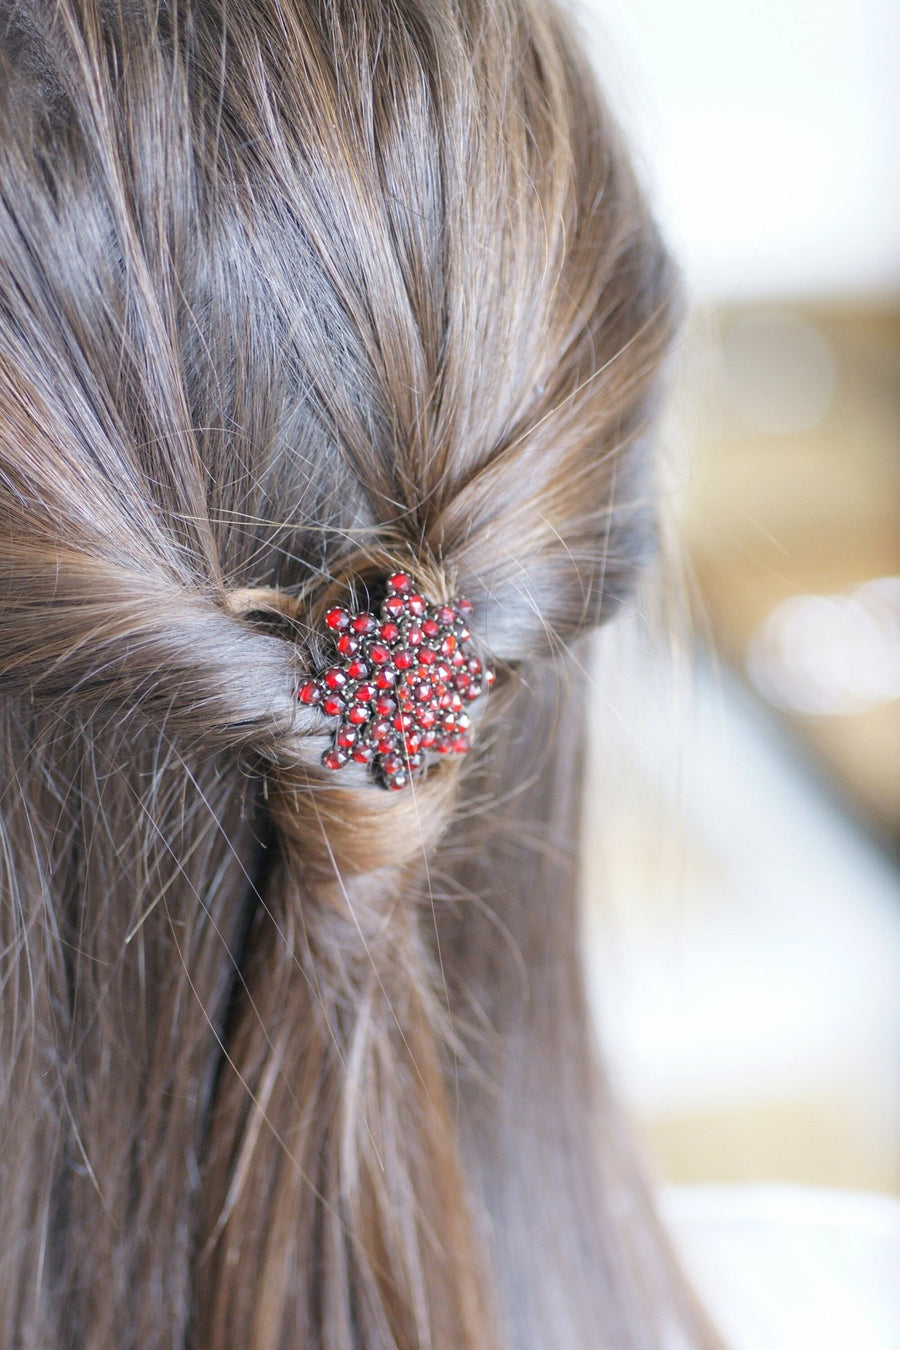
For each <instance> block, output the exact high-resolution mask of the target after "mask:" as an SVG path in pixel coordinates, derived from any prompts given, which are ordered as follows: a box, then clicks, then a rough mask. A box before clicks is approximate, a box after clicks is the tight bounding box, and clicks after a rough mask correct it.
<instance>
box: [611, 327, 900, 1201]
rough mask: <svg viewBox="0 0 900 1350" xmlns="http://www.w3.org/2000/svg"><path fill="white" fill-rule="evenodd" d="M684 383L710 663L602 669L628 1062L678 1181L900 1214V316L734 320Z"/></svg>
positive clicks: (672, 660) (681, 641)
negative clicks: (878, 1199) (794, 1193)
mask: <svg viewBox="0 0 900 1350" xmlns="http://www.w3.org/2000/svg"><path fill="white" fill-rule="evenodd" d="M682 364H683V372H682V374H683V379H684V382H685V383H684V385H683V388H684V389H687V390H688V397H687V401H685V399H684V397H682V400H681V406H680V409H676V415H675V418H674V420H673V424H672V428H671V429H670V430H669V431H668V433H667V439H668V446H669V462H668V463H667V465H666V471H667V472H666V479H665V481H666V484H667V486H666V500H667V504H668V505H669V506H670V507H672V508H673V511H674V513H675V514H676V515H677V516H678V518H679V522H680V528H681V531H682V533H681V542H680V545H679V547H680V548H682V549H683V551H684V552H686V553H687V554H688V555H689V559H690V563H691V566H692V569H693V578H694V583H695V588H696V592H697V595H696V601H697V603H696V604H695V607H694V612H695V625H696V626H695V637H694V638H692V637H691V636H690V633H689V631H688V630H687V628H685V629H683V630H682V631H681V632H680V633H677V634H676V635H675V636H674V638H670V639H666V638H665V628H664V626H663V627H662V628H661V627H660V625H659V624H658V623H657V622H656V621H655V620H653V619H651V618H648V617H646V616H642V615H640V614H639V615H638V616H636V618H635V619H634V621H633V622H632V623H631V625H630V627H629V626H628V625H627V624H626V625H624V626H621V627H620V628H619V629H618V630H615V628H613V629H610V631H609V632H607V633H605V634H603V635H601V637H600V639H599V641H598V645H597V651H596V653H595V660H594V666H593V669H592V674H593V677H594V681H595V697H594V703H593V713H594V732H593V737H594V738H593V759H592V773H593V778H592V786H591V791H590V794H589V802H588V808H587V810H588V814H587V820H586V849H587V863H588V866H587V905H586V924H587V951H588V963H589V974H590V983H591V989H592V995H593V999H594V1004H595V1007H596V1009H597V1016H598V1021H599V1025H600V1029H601V1035H602V1037H603V1040H604V1043H605V1045H606V1047H607V1048H608V1051H609V1054H610V1057H611V1059H612V1062H613V1065H614V1070H615V1074H616V1076H617V1078H618V1081H619V1083H620V1085H621V1088H622V1090H623V1092H624V1094H625V1096H626V1098H627V1099H628V1101H629V1102H630V1104H631V1106H632V1108H633V1110H634V1112H635V1114H636V1115H637V1117H638V1119H639V1122H640V1124H641V1126H642V1128H643V1132H644V1137H645V1139H646V1141H647V1144H648V1149H649V1152H650V1154H651V1158H652V1161H653V1163H654V1165H655V1167H656V1169H657V1171H658V1173H659V1174H660V1176H661V1177H662V1178H663V1179H665V1180H670V1181H677V1182H692V1183H693V1182H702V1183H708V1182H719V1183H722V1182H737V1181H740V1182H746V1181H752V1182H760V1181H782V1182H784V1181H786V1182H796V1183H804V1184H811V1185H817V1186H827V1187H834V1186H837V1187H847V1188H854V1189H860V1190H871V1191H883V1192H892V1193H895V1194H897V1193H900V885H898V875H897V867H896V864H895V862H893V861H892V860H891V855H890V847H891V841H892V840H896V839H897V837H898V831H900V701H898V698H897V697H896V694H900V684H898V680H900V584H898V583H897V582H896V578H898V577H900V547H898V544H900V528H898V521H900V510H898V506H900V454H898V447H900V317H898V316H897V315H891V314H888V313H874V314H873V313H863V312H859V313H856V312H852V311H846V310H836V309H829V310H826V309H823V308H821V307H819V308H816V307H811V308H810V307H807V308H805V309H803V310H802V311H797V310H793V309H791V310H785V309H783V308H772V307H770V306H767V307H765V308H761V309H750V310H737V309H736V310H720V311H719V312H718V313H717V315H716V316H715V318H714V319H713V320H711V319H709V318H708V317H703V318H699V319H696V320H695V321H694V323H693V324H692V326H691V328H690V331H689V334H688V338H687V339H686V351H685V354H684V357H683V362H682ZM687 589H690V587H689V586H688V587H687ZM711 648H712V654H710V649H711ZM892 690H893V691H894V694H893V695H892Z"/></svg>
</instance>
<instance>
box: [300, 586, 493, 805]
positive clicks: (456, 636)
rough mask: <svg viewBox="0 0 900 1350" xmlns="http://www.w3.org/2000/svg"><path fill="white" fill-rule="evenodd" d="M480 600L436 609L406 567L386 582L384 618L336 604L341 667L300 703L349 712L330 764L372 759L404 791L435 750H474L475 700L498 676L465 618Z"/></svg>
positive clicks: (389, 783)
mask: <svg viewBox="0 0 900 1350" xmlns="http://www.w3.org/2000/svg"><path fill="white" fill-rule="evenodd" d="M471 610H472V606H471V605H470V604H469V602H468V600H464V599H462V598H460V597H457V598H456V599H455V600H454V601H453V602H452V604H447V605H435V604H433V603H432V602H431V601H429V600H426V599H425V597H424V596H422V595H419V594H418V593H417V592H416V589H415V587H414V585H413V582H412V580H411V578H410V577H408V576H407V575H406V573H405V572H396V573H394V575H393V576H391V577H389V578H388V581H387V596H386V598H385V600H384V603H383V604H382V606H381V617H380V618H376V617H375V615H374V614H369V613H367V612H365V611H363V612H360V613H357V614H353V613H351V612H350V610H347V609H340V608H336V609H330V610H329V611H328V613H327V614H326V615H325V622H326V624H327V625H328V627H329V628H330V629H331V631H332V633H333V634H334V637H335V641H336V646H337V652H338V657H339V658H340V664H335V665H333V666H331V667H330V668H329V669H328V670H326V671H324V672H323V673H322V674H321V675H320V676H319V677H318V678H317V679H314V680H307V682H306V683H305V684H303V685H301V687H300V690H299V692H298V697H299V699H300V702H301V703H307V704H316V705H318V706H319V707H320V708H321V709H322V711H323V712H324V713H326V714H327V715H328V716H329V717H338V718H340V723H339V725H338V727H337V730H336V731H335V733H334V742H333V744H332V747H331V749H330V750H326V752H325V754H324V755H323V756H322V763H323V764H324V765H325V766H326V768H329V769H340V768H342V767H343V765H345V764H347V763H348V762H349V761H351V760H355V761H356V762H357V763H359V764H371V765H372V766H373V769H374V771H375V773H376V775H377V776H378V778H379V779H380V780H381V782H382V783H383V784H384V786H385V787H387V788H392V789H395V790H396V789H398V788H403V787H405V786H406V784H407V783H408V782H409V780H410V778H411V776H412V775H413V774H415V773H416V771H417V770H420V769H422V768H423V767H424V765H425V762H426V755H427V752H428V751H436V752H437V753H438V754H442V755H447V754H453V755H462V754H465V752H466V751H467V750H468V749H469V748H470V744H471V742H470V740H469V716H468V713H467V712H466V710H465V709H466V705H467V704H468V703H470V702H471V701H472V700H473V699H476V698H478V696H479V694H481V692H482V691H483V690H484V689H486V688H488V687H489V686H490V685H491V684H493V681H494V674H493V671H491V670H490V669H488V668H487V667H485V666H484V664H483V663H482V661H481V660H480V659H479V657H478V656H476V654H475V652H474V651H473V649H472V644H471V642H470V640H469V638H470V634H469V630H468V628H467V627H466V621H467V619H468V616H469V614H470V613H471Z"/></svg>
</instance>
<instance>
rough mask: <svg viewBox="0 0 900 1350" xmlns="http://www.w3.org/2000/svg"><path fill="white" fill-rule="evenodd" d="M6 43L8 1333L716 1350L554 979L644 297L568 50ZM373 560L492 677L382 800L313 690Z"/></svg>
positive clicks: (241, 18)
mask: <svg viewBox="0 0 900 1350" xmlns="http://www.w3.org/2000/svg"><path fill="white" fill-rule="evenodd" d="M0 49H2V67H0V102H2V106H0V514H2V530H0V698H2V707H0V762H2V788H3V795H2V806H0V873H2V900H0V1088H2V1098H0V1243H2V1252H0V1342H2V1344H3V1346H5V1347H6V1346H8V1347H19V1348H21V1350H50V1347H71V1348H72V1350H75V1347H82V1348H84V1350H113V1347H115V1350H125V1348H126V1347H135V1348H136V1350H153V1347H160V1348H161V1347H182V1348H183V1347H187V1346H194V1347H198V1348H200V1347H206V1348H210V1350H212V1348H214V1347H215V1348H217V1350H226V1348H228V1350H232V1348H233V1347H240V1348H241V1350H282V1348H284V1350H286V1348H287V1347H291V1348H292V1350H294V1348H297V1347H304V1350H306V1348H308V1350H314V1348H316V1347H319V1348H320V1350H350V1348H351V1347H360V1348H361V1350H390V1348H395V1350H413V1348H416V1350H419V1348H422V1350H425V1348H427V1350H475V1348H476V1347H478V1348H479V1350H488V1348H490V1350H495V1348H496V1347H501V1346H506V1347H512V1346H515V1347H521V1348H524V1347H530V1348H533V1350H537V1348H538V1347H540V1348H541V1350H546V1348H547V1347H551V1346H552V1347H563V1348H564V1350H574V1348H575V1347H581V1348H582V1350H585V1348H586V1347H602V1346H608V1347H613V1346H614V1347H621V1348H623V1350H624V1348H625V1347H638V1346H640V1347H656V1346H662V1345H663V1344H669V1343H670V1340H669V1339H667V1338H671V1337H673V1336H675V1335H676V1334H680V1336H681V1338H682V1339H681V1340H679V1341H678V1343H679V1344H682V1343H686V1344H691V1345H699V1344H707V1343H711V1341H709V1340H708V1333H707V1331H706V1329H705V1324H704V1323H703V1319H702V1317H701V1316H700V1314H699V1313H697V1312H696V1311H695V1310H694V1307H693V1304H692V1302H691V1299H690V1296H689V1295H688V1293H687V1292H686V1290H685V1288H684V1286H683V1284H682V1282H681V1279H680V1276H679V1275H678V1272H677V1270H676V1267H675V1263H674V1261H673V1260H672V1258H671V1257H670V1255H669V1252H668V1248H667V1245H666V1242H665V1240H664V1238H663V1235H662V1232H661V1230H660V1228H659V1227H658V1225H657V1222H656V1220H655V1218H654V1216H653V1213H652V1207H651V1205H650V1203H649V1200H648V1198H647V1194H646V1190H645V1188H644V1186H643V1184H642V1182H641V1180H640V1176H639V1170H638V1168H637V1166H636V1164H635V1162H634V1159H633V1157H632V1150H631V1146H630V1144H629V1142H628V1135H627V1131H625V1130H624V1128H623V1127H622V1125H621V1123H620V1121H619V1117H618V1115H617V1113H616V1110H615V1107H614V1104H613V1102H612V1099H611V1097H610V1095H609V1092H608V1091H607V1089H606V1087H605V1085H604V1082H603V1079H602V1077H601V1076H600V1074H599V1072H598V1071H597V1069H596V1068H595V1065H594V1062H593V1056H592V1049H591V1045H590V1036H589V1033H588V1030H587V1017H586V1011H585V1003H584V995H583V992H582V986H581V981H580V976H579V972H578V943H577V932H578V924H577V907H576V889H577V847H578V838H579V812H580V793H581V786H580V785H581V756H582V750H581V745H582V726H583V716H582V702H583V698H584V681H583V679H582V677H581V674H580V669H581V658H580V656H579V648H578V642H577V639H578V636H579V634H581V633H583V632H585V631H586V630H588V629H589V628H591V627H592V626H596V625H597V624H598V623H600V622H602V621H603V620H604V619H606V618H607V617H610V616H612V615H614V614H615V612H616V611H617V610H618V609H619V608H620V607H621V606H622V605H623V604H624V603H625V602H626V600H627V597H628V595H629V593H630V591H631V589H632V586H633V583H634V579H635V577H636V576H637V575H638V574H639V572H640V570H641V567H642V565H643V563H644V561H645V559H646V558H647V556H648V554H649V553H650V552H652V550H653V547H654V538H655V529H654V520H653V510H652V490H651V483H650V474H649V466H648V455H647V449H646V444H645V442H646V438H647V435H648V432H649V429H650V423H651V417H652V410H653V402H654V399H655V396H656V391H657V386H658V381H659V369H660V364H661V362H662V360H663V357H664V354H665V352H666V350H667V347H668V346H669V344H670V340H671V336H672V331H673V309H674V305H673V291H674V287H673V279H672V272H671V268H670V266H669V263H668V261H667V258H666V255H665V252H664V250H663V249H662V247H661V245H660V242H659V239H658V237H657V234H656V232H655V230H654V227H653V224H652V221H651V219H650V217H649V216H648V213H647V210H646V208H645V206H644V203H643V201H642V198H641V194H640V192H639V191H638V189H637V187H636V184H635V180H634V178H633V175H632V172H631V170H630V168H629V165H628V161H627V158H626V156H625V155H624V154H623V151H622V149H621V147H620V144H619V140H618V137H617V134H616V131H615V128H614V127H613V126H612V125H611V123H610V120H609V118H608V116H607V114H606V112H605V110H604V108H603V106H602V104H601V102H600V100H599V98H598V95H597V92H596V90H595V87H594V84H593V81H592V78H591V75H590V73H589V71H588V70H587V69H586V67H585V64H584V62H583V60H582V59H581V56H580V55H579V52H578V45H577V42H576V41H575V40H574V39H573V37H572V35H571V34H570V32H569V29H568V27H567V25H566V23H565V22H564V21H563V20H562V18H561V17H560V15H559V14H558V13H557V12H556V11H555V10H554V9H552V8H551V7H550V6H549V5H548V4H545V3H543V0H491V3H489V4H484V3H483V2H482V0H169V2H168V3H166V0H157V2H155V3H154V0H146V2H145V3H142V2H141V0H38V2H36V3H35V2H34V0H28V2H23V0H4V3H2V5H0ZM390 565H393V566H397V565H402V566H405V567H407V568H409V569H410V570H411V571H412V572H413V573H414V574H415V575H416V577H417V579H418V578H423V582H422V584H423V585H426V583H427V585H428V587H429V588H430V590H431V591H432V593H436V592H438V591H443V592H445V593H451V592H453V591H458V592H460V593H463V594H465V595H467V596H468V597H469V598H470V599H471V600H472V602H473V604H474V616H473V620H472V628H473V632H474V634H475V636H476V638H477V640H478V641H479V642H480V643H481V644H482V645H483V647H484V648H485V649H486V650H487V651H489V652H490V654H491V658H492V660H493V661H494V662H495V663H496V664H497V667H498V671H499V678H498V684H497V688H496V690H495V691H494V692H493V693H492V694H491V696H490V698H489V699H488V700H486V708H485V712H484V716H483V717H482V718H481V719H480V723H479V725H478V727H477V735H476V742H477V743H476V748H475V750H474V751H473V752H472V754H471V755H470V756H468V759H467V761H466V762H461V761H454V762H442V763H440V764H439V765H435V766H434V767H432V768H431V769H430V770H429V772H428V774H427V775H426V776H425V777H424V778H423V779H422V780H420V781H419V782H418V783H417V784H416V786H415V788H414V789H412V790H408V791H406V792H403V793H385V792H382V791H381V790H380V789H379V788H378V787H377V785H375V784H374V783H373V782H372V781H371V779H370V778H369V776H368V774H367V772H366V770H365V769H363V768H359V769H358V772H357V771H356V769H352V768H351V769H347V770H346V771H342V772H341V773H339V774H330V773H328V772H327V771H326V770H324V769H322V768H321V766H320V763H319V760H320V755H321V752H322V750H323V748H324V746H325V745H327V743H328V740H327V735H326V731H325V727H324V722H323V719H322V717H321V715H320V714H319V713H317V712H316V710H315V709H303V708H301V706H300V705H299V704H298V703H297V700H296V697H295V691H296V689H297V685H298V681H299V680H300V679H301V678H302V677H303V675H304V674H307V673H308V672H309V671H310V670H314V669H316V668H317V666H318V663H319V662H320V660H321V659H322V639H321V638H320V637H319V636H318V634H320V632H321V631H322V629H321V618H322V615H323V612H324V610H325V609H326V607H327V606H328V605H329V604H332V603H334V602H335V600H336V599H337V600H339V599H346V598H347V597H348V596H350V597H352V598H355V599H362V600H365V599H366V598H367V597H368V598H370V599H371V598H372V597H376V598H377V594H378V586H379V581H380V579H381V578H383V577H384V575H385V568H386V567H387V566H390ZM247 588H261V589H262V591H263V592H266V591H268V592H275V593H276V595H277V596H278V597H281V602H280V603H275V604H267V603H263V602H260V604H259V606H258V607H254V606H253V604H252V603H243V602H242V603H238V602H236V601H235V598H234V597H235V595H236V594H238V595H244V596H245V595H246V591H247Z"/></svg>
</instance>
